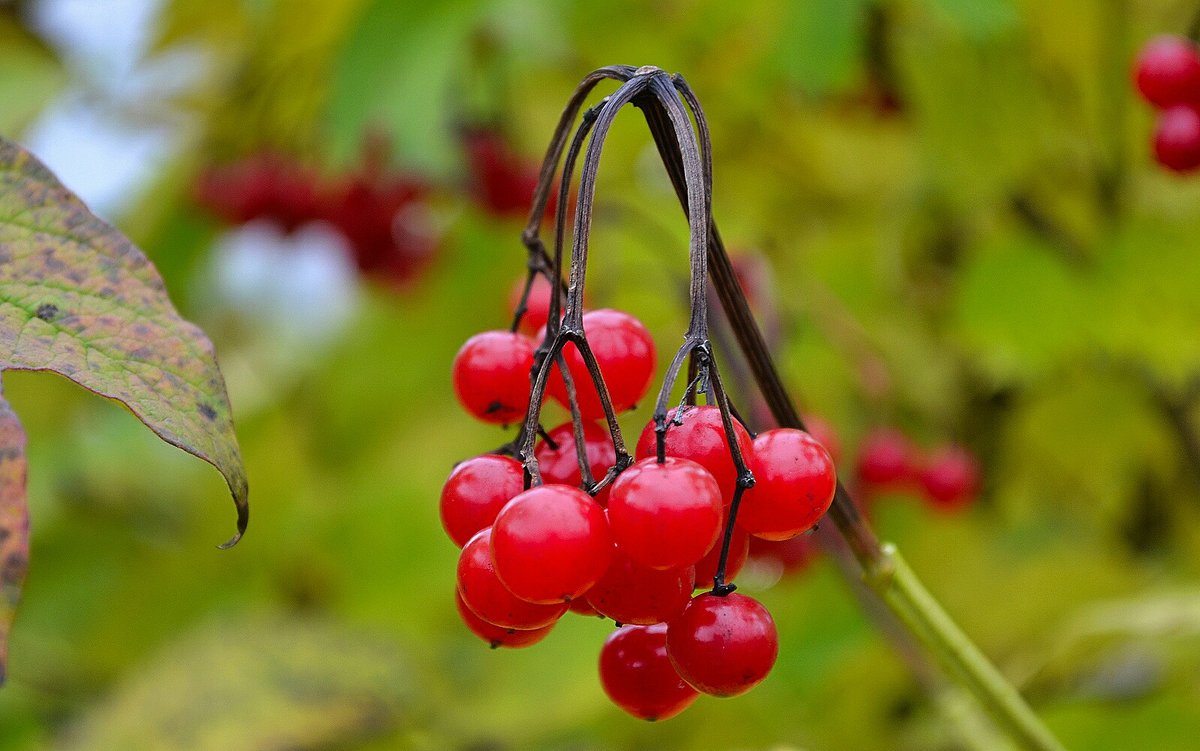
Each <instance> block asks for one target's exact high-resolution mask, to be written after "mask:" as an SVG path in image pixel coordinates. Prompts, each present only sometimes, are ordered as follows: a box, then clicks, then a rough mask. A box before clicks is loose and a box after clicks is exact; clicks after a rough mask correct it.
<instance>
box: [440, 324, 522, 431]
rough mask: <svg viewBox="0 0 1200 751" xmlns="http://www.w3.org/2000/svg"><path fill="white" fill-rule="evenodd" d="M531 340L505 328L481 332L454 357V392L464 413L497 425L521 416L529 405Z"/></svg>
mask: <svg viewBox="0 0 1200 751" xmlns="http://www.w3.org/2000/svg"><path fill="white" fill-rule="evenodd" d="M533 350H534V345H533V342H532V341H530V340H529V338H528V337H526V336H523V335H522V334H514V333H512V332H509V331H485V332H483V333H482V334H476V335H475V336H473V337H471V338H470V339H468V340H467V341H466V343H465V344H463V346H462V348H461V349H459V350H458V354H457V355H455V356H454V366H453V374H454V392H455V394H457V395H458V400H459V402H460V403H462V405H463V407H465V408H466V410H467V411H468V412H470V413H471V414H473V415H475V416H476V417H478V418H479V419H480V420H483V421H484V422H494V423H499V424H501V425H504V424H508V423H511V422H515V421H517V420H520V419H522V418H524V416H525V410H526V409H527V408H528V407H529V389H530V384H529V372H530V370H532V369H533Z"/></svg>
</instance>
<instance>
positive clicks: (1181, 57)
mask: <svg viewBox="0 0 1200 751" xmlns="http://www.w3.org/2000/svg"><path fill="white" fill-rule="evenodd" d="M1133 78H1134V82H1135V83H1136V84H1137V88H1138V91H1140V92H1141V94H1142V96H1143V97H1145V99H1146V101H1148V102H1150V103H1151V104H1153V105H1155V106H1158V107H1170V106H1172V105H1176V104H1186V103H1189V102H1191V103H1195V102H1200V52H1198V51H1197V49H1196V45H1195V44H1193V43H1192V42H1190V41H1189V40H1187V39H1185V38H1183V37H1180V36H1174V35H1163V36H1160V37H1156V38H1154V39H1152V40H1150V42H1149V43H1147V44H1146V46H1145V47H1143V48H1142V52H1141V54H1139V55H1138V58H1137V62H1136V63H1135V64H1134V70H1133Z"/></svg>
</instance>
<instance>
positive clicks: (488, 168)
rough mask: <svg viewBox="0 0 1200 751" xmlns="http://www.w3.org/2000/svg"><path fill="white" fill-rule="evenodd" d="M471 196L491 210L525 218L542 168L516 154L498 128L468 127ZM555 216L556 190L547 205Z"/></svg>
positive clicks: (465, 137)
mask: <svg viewBox="0 0 1200 751" xmlns="http://www.w3.org/2000/svg"><path fill="white" fill-rule="evenodd" d="M460 133H461V137H462V144H463V148H464V151H465V153H466V158H467V168H468V172H469V178H470V184H469V189H470V192H471V195H472V197H473V198H474V199H475V200H476V202H477V203H478V204H479V205H480V207H482V208H483V209H484V210H486V211H487V212H488V213H490V214H492V215H494V216H498V217H515V218H524V217H526V216H528V215H529V211H530V209H531V208H532V205H533V192H534V190H535V189H536V188H537V182H538V175H539V171H540V167H539V166H538V165H537V164H536V163H535V162H533V161H530V160H526V159H524V158H522V157H521V155H519V154H517V153H516V151H515V150H514V149H513V148H512V145H511V144H510V143H509V141H508V139H507V138H506V137H505V135H504V134H503V133H502V132H501V131H500V130H499V129H498V128H495V127H489V126H468V127H464V128H463V129H462V130H461V131H460ZM546 210H547V213H548V214H549V215H551V216H552V215H553V214H552V212H553V210H554V193H553V192H552V193H551V199H550V202H549V203H548V204H547V207H546Z"/></svg>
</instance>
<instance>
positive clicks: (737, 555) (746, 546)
mask: <svg viewBox="0 0 1200 751" xmlns="http://www.w3.org/2000/svg"><path fill="white" fill-rule="evenodd" d="M724 539H725V528H724V527H722V528H721V534H720V535H718V536H717V541H716V543H714V544H713V546H712V550H710V551H708V552H707V553H705V554H704V557H703V558H701V559H700V560H699V561H697V562H696V587H697V588H698V589H707V588H709V587H711V586H712V585H713V577H714V576H716V575H717V565H718V564H719V563H720V560H721V543H722V542H723V541H724ZM749 552H750V535H748V534H747V533H746V531H745V530H743V529H742V528H741V527H739V526H738V525H736V524H735V525H733V539H732V540H730V542H729V558H728V559H727V560H726V561H725V581H726V582H731V581H733V580H734V579H736V578H737V575H738V574H739V573H740V572H741V570H742V567H743V566H745V565H746V556H747V555H749Z"/></svg>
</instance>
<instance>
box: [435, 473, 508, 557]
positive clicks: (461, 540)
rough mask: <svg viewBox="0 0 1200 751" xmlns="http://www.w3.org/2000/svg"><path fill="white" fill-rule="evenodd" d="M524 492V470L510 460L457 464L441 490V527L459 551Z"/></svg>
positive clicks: (439, 509)
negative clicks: (505, 505) (501, 510)
mask: <svg viewBox="0 0 1200 751" xmlns="http://www.w3.org/2000/svg"><path fill="white" fill-rule="evenodd" d="M524 489H525V472H524V469H523V468H522V467H521V463H520V462H518V461H517V460H516V459H513V458H512V457H509V456H499V455H497V454H484V455H482V456H476V457H474V458H472V459H467V460H466V461H464V462H459V464H458V465H457V466H455V467H454V471H452V472H451V473H450V477H449V478H447V479H446V484H445V485H443V486H442V497H441V502H440V504H439V507H438V511H439V513H440V515H441V518H442V527H443V528H444V529H445V530H446V534H447V535H449V536H450V539H451V540H453V541H454V544H455V545H457V546H459V547H460V548H461V547H462V546H464V545H466V544H467V541H468V540H470V539H471V538H472V537H473V536H474V535H475V533H476V532H478V531H479V530H481V529H483V528H485V527H490V526H492V522H494V521H496V514H498V513H500V509H502V508H504V504H506V503H508V502H509V501H510V500H512V499H513V498H514V497H515V496H516V495H518V494H519V493H520V492H521V491H523V490H524Z"/></svg>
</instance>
